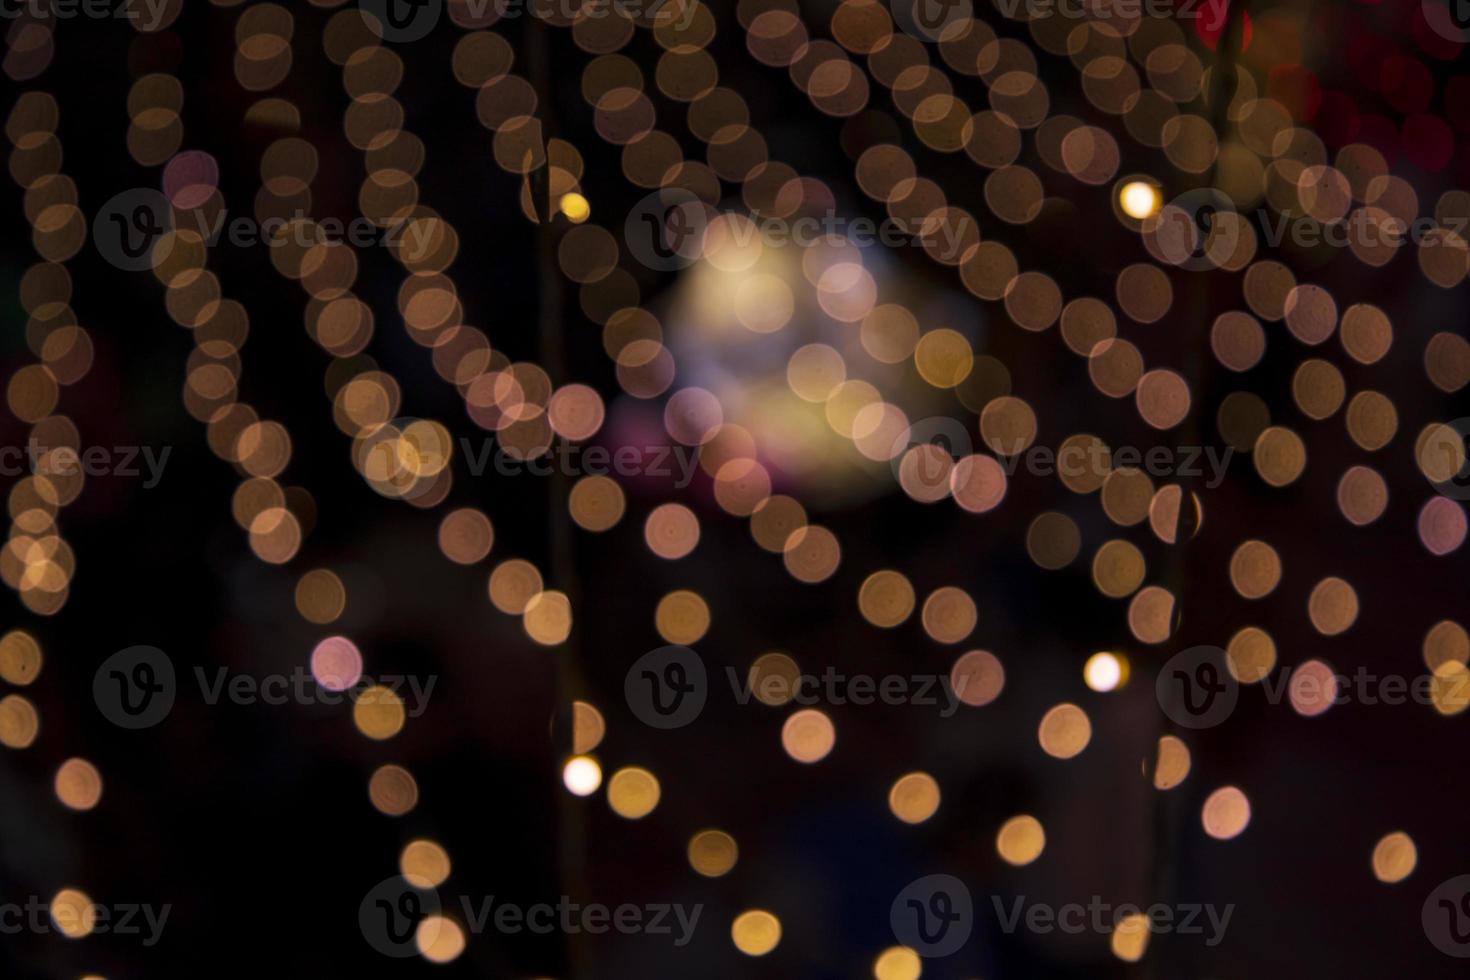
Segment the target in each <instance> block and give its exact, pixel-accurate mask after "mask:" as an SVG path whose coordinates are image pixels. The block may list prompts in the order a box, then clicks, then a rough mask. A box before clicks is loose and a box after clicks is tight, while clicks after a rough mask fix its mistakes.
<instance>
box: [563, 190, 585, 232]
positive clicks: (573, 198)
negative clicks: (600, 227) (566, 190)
mask: <svg viewBox="0 0 1470 980" xmlns="http://www.w3.org/2000/svg"><path fill="white" fill-rule="evenodd" d="M561 213H562V214H564V215H566V216H567V220H568V221H570V222H571V223H572V224H574V225H580V224H581V223H582V222H584V221H586V220H587V218H588V217H589V216H590V215H591V214H592V205H591V204H589V203H587V199H586V198H585V197H583V196H582V195H581V194H578V193H576V192H573V193H571V194H563V195H562V197H561Z"/></svg>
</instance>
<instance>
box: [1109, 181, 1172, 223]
mask: <svg viewBox="0 0 1470 980" xmlns="http://www.w3.org/2000/svg"><path fill="white" fill-rule="evenodd" d="M1162 204H1163V201H1162V200H1161V198H1160V197H1159V191H1158V188H1156V187H1154V185H1153V184H1150V183H1148V182H1147V181H1143V180H1133V181H1129V182H1128V183H1126V184H1124V185H1123V187H1122V189H1121V190H1119V191H1118V205H1119V207H1121V208H1122V209H1123V213H1124V214H1126V215H1128V217H1130V218H1132V219H1133V220H1135V221H1142V220H1144V219H1145V218H1152V217H1153V216H1154V215H1156V214H1158V213H1159V207H1160V206H1161V205H1162Z"/></svg>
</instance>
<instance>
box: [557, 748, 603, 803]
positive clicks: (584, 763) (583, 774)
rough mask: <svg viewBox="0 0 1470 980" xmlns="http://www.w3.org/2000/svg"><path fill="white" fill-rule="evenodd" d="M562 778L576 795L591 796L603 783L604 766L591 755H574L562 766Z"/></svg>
mask: <svg viewBox="0 0 1470 980" xmlns="http://www.w3.org/2000/svg"><path fill="white" fill-rule="evenodd" d="M561 779H562V782H563V783H565V784H566V787H567V789H569V790H571V792H572V793H573V794H574V795H576V796H591V795H592V794H593V793H595V792H597V787H599V786H601V785H602V767H601V766H599V765H598V764H597V760H596V759H593V758H591V757H589V756H585V755H576V756H572V758H570V759H568V760H567V764H566V766H565V767H563V768H562V771H561Z"/></svg>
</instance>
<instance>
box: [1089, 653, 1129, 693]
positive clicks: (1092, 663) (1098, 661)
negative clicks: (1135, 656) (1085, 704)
mask: <svg viewBox="0 0 1470 980" xmlns="http://www.w3.org/2000/svg"><path fill="white" fill-rule="evenodd" d="M1082 679H1083V680H1085V681H1086V682H1087V686H1088V687H1090V688H1092V689H1093V690H1094V691H1103V692H1107V691H1111V690H1113V689H1115V688H1116V687H1117V686H1118V685H1119V684H1121V683H1122V682H1123V664H1122V662H1121V661H1119V660H1118V658H1117V657H1116V656H1114V655H1113V654H1111V653H1094V654H1093V655H1092V656H1090V657H1088V658H1087V664H1086V665H1085V666H1084V667H1083V668H1082Z"/></svg>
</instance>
